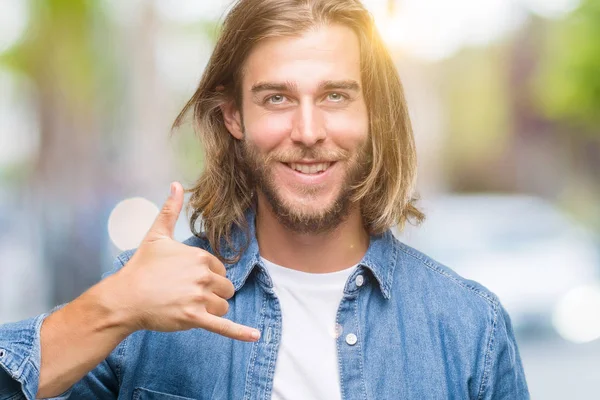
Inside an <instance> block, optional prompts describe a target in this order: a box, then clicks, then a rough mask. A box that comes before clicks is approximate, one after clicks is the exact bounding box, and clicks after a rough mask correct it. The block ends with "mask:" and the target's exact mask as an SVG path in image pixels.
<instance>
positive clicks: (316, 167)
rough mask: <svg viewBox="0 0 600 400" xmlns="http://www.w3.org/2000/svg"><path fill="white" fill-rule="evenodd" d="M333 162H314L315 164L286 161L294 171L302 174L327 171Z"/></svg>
mask: <svg viewBox="0 0 600 400" xmlns="http://www.w3.org/2000/svg"><path fill="white" fill-rule="evenodd" d="M333 164H334V163H333V162H322V163H313V164H300V163H285V165H287V166H288V167H289V168H291V169H293V170H294V171H297V172H300V173H301V174H306V175H317V174H320V173H323V172H325V171H327V169H328V168H329V167H331V166H332V165H333Z"/></svg>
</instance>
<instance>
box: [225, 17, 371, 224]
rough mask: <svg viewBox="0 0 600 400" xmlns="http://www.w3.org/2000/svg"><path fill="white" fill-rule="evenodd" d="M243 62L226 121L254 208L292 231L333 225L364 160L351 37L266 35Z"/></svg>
mask: <svg viewBox="0 0 600 400" xmlns="http://www.w3.org/2000/svg"><path fill="white" fill-rule="evenodd" d="M244 67H245V68H244V78H243V84H242V98H243V100H242V110H243V112H242V113H239V112H237V111H233V112H232V118H227V116H226V123H227V125H228V128H229V130H230V132H231V133H232V134H233V135H234V136H236V138H238V139H240V140H243V141H244V150H245V151H244V154H245V161H246V164H247V167H248V169H249V170H250V171H251V173H252V176H253V178H254V182H255V184H256V189H257V193H258V197H259V209H260V207H261V204H260V203H261V202H267V203H268V205H269V206H270V208H271V209H272V210H273V211H274V213H275V215H276V216H277V218H278V220H279V221H280V222H281V223H283V224H284V225H285V226H287V227H288V228H289V229H292V230H294V231H297V232H302V233H309V232H313V233H318V232H323V231H328V230H331V229H333V228H334V227H335V226H337V225H338V224H339V223H340V222H342V221H343V219H344V218H345V217H346V216H347V215H348V213H349V212H350V210H352V209H353V208H352V207H351V204H350V196H351V194H352V190H351V187H352V186H353V185H354V184H355V183H356V182H357V181H358V180H359V179H361V177H362V176H363V175H364V173H365V171H366V168H367V164H368V163H367V162H366V161H367V160H366V151H365V149H366V147H367V139H368V130H369V123H368V114H367V108H366V105H365V101H364V98H363V95H362V82H361V74H360V51H359V43H358V38H357V37H356V35H355V34H354V32H353V31H352V30H351V29H349V28H346V27H343V26H338V25H332V26H323V27H319V28H315V29H314V30H310V31H308V32H306V33H304V34H302V35H300V36H298V37H287V38H271V39H266V40H264V41H262V42H260V43H259V44H258V45H257V46H256V47H255V48H254V49H253V50H252V52H251V53H250V55H249V57H248V59H247V61H246V64H245V66H244ZM242 116H243V117H242ZM228 119H229V122H227V120H228ZM236 121H237V123H236Z"/></svg>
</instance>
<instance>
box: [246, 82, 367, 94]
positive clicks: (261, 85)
mask: <svg viewBox="0 0 600 400" xmlns="http://www.w3.org/2000/svg"><path fill="white" fill-rule="evenodd" d="M319 89H320V90H333V89H345V90H353V91H356V92H358V91H360V85H359V84H358V82H357V81H355V80H352V79H347V80H340V81H331V80H330V81H322V82H320V83H319ZM269 90H272V91H280V92H296V91H297V90H298V86H297V85H296V84H295V83H293V82H289V81H286V82H257V83H255V84H254V85H252V88H251V89H250V91H251V92H252V93H255V94H256V93H259V92H264V91H269Z"/></svg>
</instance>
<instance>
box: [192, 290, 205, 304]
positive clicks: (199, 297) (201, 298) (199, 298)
mask: <svg viewBox="0 0 600 400" xmlns="http://www.w3.org/2000/svg"><path fill="white" fill-rule="evenodd" d="M207 300H208V296H207V295H206V293H204V292H203V291H199V292H198V293H195V294H194V296H193V301H194V302H195V303H206V302H207Z"/></svg>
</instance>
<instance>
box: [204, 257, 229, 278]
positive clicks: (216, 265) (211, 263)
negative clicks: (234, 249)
mask: <svg viewBox="0 0 600 400" xmlns="http://www.w3.org/2000/svg"><path fill="white" fill-rule="evenodd" d="M206 256H207V258H206V259H207V260H208V268H210V270H211V271H212V272H214V273H215V274H218V275H220V276H226V275H227V270H226V269H225V266H224V265H223V263H222V262H221V261H220V260H219V259H218V258H217V257H216V256H215V255H213V254H210V253H208V252H206Z"/></svg>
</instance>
